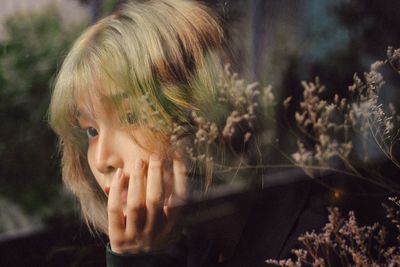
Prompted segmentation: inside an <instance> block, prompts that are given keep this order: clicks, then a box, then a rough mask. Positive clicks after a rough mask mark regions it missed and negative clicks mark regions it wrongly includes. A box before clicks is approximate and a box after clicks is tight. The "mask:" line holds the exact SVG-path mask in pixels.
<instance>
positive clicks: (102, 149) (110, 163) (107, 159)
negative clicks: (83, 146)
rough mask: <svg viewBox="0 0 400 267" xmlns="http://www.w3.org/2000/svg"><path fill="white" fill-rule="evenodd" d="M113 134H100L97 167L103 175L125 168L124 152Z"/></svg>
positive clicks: (96, 159) (97, 146)
mask: <svg viewBox="0 0 400 267" xmlns="http://www.w3.org/2000/svg"><path fill="white" fill-rule="evenodd" d="M116 141H117V140H116V138H115V137H114V136H113V135H112V134H108V133H105V134H100V135H99V137H98V140H97V144H96V153H95V166H96V168H97V170H98V171H99V172H100V173H102V174H109V173H112V172H115V171H116V170H117V169H118V168H122V167H123V158H122V151H120V146H119V145H118V144H117V143H116Z"/></svg>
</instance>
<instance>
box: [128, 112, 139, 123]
mask: <svg viewBox="0 0 400 267" xmlns="http://www.w3.org/2000/svg"><path fill="white" fill-rule="evenodd" d="M125 120H126V122H127V123H129V124H134V123H136V122H137V118H136V116H135V114H133V112H128V113H126V115H125Z"/></svg>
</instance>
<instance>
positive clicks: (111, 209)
mask: <svg viewBox="0 0 400 267" xmlns="http://www.w3.org/2000/svg"><path fill="white" fill-rule="evenodd" d="M107 211H108V213H110V214H114V213H119V211H120V208H119V207H118V206H117V205H108V207H107Z"/></svg>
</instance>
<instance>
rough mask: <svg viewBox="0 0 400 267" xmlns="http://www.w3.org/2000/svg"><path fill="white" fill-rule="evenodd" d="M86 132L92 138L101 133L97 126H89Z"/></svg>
mask: <svg viewBox="0 0 400 267" xmlns="http://www.w3.org/2000/svg"><path fill="white" fill-rule="evenodd" d="M86 134H87V136H88V137H89V139H90V138H93V137H96V136H97V135H98V134H99V133H98V132H97V130H96V128H93V127H88V128H87V129H86Z"/></svg>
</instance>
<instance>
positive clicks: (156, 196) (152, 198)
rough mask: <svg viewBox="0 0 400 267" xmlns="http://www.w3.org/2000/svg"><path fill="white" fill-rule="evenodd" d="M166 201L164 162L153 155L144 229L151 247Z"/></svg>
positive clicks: (150, 163) (148, 175) (148, 181)
mask: <svg viewBox="0 0 400 267" xmlns="http://www.w3.org/2000/svg"><path fill="white" fill-rule="evenodd" d="M163 199H164V188H163V160H162V159H161V157H160V156H159V155H155V154H154V155H151V157H150V160H149V169H148V174H147V186H146V208H147V217H146V226H145V229H144V232H143V234H144V236H145V237H144V239H145V242H147V244H148V245H149V244H150V242H151V240H152V238H153V234H154V227H155V224H156V221H157V217H158V213H159V210H158V209H159V207H160V204H161V202H162V201H163Z"/></svg>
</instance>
